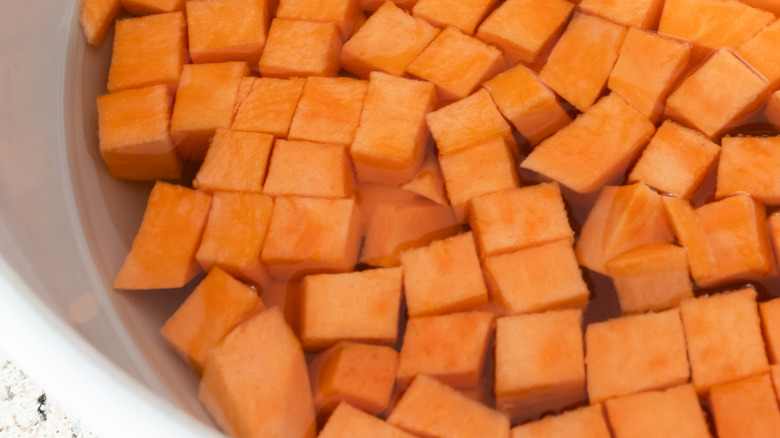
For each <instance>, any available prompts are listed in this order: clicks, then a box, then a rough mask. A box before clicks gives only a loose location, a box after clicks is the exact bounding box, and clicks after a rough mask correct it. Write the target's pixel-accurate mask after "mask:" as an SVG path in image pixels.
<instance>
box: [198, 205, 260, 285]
mask: <svg viewBox="0 0 780 438" xmlns="http://www.w3.org/2000/svg"><path fill="white" fill-rule="evenodd" d="M273 206H274V203H273V200H272V199H271V198H270V197H268V196H266V195H263V194H260V193H249V192H216V193H214V197H213V199H212V203H211V211H210V212H209V218H208V222H206V229H205V231H204V232H203V240H202V242H201V244H200V247H199V248H198V252H197V254H196V257H197V259H198V263H200V265H201V267H203V269H204V270H205V271H208V270H209V269H211V267H212V266H219V267H220V268H222V269H223V270H225V271H227V272H229V273H230V274H231V275H233V276H234V277H237V278H240V279H242V280H246V281H249V282H253V283H255V284H257V285H266V284H267V283H268V282H269V278H268V269H267V268H266V267H265V265H264V264H263V263H262V262H261V261H260V253H261V251H262V250H263V243H264V242H265V237H266V232H267V231H268V224H269V222H270V220H271V211H272V210H273Z"/></svg>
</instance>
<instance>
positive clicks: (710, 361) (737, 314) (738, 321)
mask: <svg viewBox="0 0 780 438" xmlns="http://www.w3.org/2000/svg"><path fill="white" fill-rule="evenodd" d="M680 314H681V316H682V322H683V327H684V328H685V339H686V341H687V343H688V357H689V359H690V362H691V378H692V380H693V385H694V386H695V387H696V392H698V393H699V394H700V395H706V394H707V393H709V391H710V388H712V387H713V386H715V385H719V384H721V383H726V382H732V381H734V380H738V379H742V378H744V377H748V376H751V375H754V374H758V373H764V372H767V371H768V370H769V362H768V360H767V356H766V351H765V350H764V341H763V339H762V338H761V321H760V319H759V316H758V306H757V305H756V291H755V290H753V289H751V288H745V289H741V290H738V291H734V292H728V293H721V294H717V295H710V296H706V297H699V298H695V299H690V300H686V301H683V302H682V304H681V305H680Z"/></svg>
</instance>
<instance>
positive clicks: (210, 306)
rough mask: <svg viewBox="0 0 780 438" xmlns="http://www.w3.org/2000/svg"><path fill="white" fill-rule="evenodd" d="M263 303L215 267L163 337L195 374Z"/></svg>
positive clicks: (168, 323) (169, 323)
mask: <svg viewBox="0 0 780 438" xmlns="http://www.w3.org/2000/svg"><path fill="white" fill-rule="evenodd" d="M258 306H259V308H260V310H262V306H263V302H262V301H260V297H259V296H258V295H257V292H255V290H254V289H252V288H251V287H249V286H248V285H246V284H244V283H242V282H240V281H238V280H236V279H235V278H233V277H232V276H231V275H230V274H228V273H226V272H225V271H223V270H222V269H220V268H218V267H215V268H214V269H212V270H210V271H209V273H208V275H206V277H204V278H203V280H202V281H201V282H200V283H199V284H198V286H197V287H196V288H195V290H193V291H192V293H191V294H190V295H189V296H188V297H187V299H186V300H185V301H184V303H182V305H181V306H179V308H178V309H177V310H176V312H174V313H173V315H171V317H170V318H168V320H167V321H165V324H164V325H163V327H162V329H160V334H161V335H162V336H163V337H164V338H165V339H166V340H167V341H168V342H169V343H170V344H171V345H172V346H173V348H174V349H175V350H176V352H177V353H179V354H180V355H181V356H182V357H183V358H184V359H185V360H186V361H187V362H188V363H190V364H191V365H192V366H193V368H195V370H196V371H198V372H200V371H201V370H202V369H203V363H204V362H205V361H206V357H207V355H208V353H209V352H210V351H211V349H212V348H214V347H216V346H217V344H219V342H220V341H221V340H222V338H224V337H225V336H226V335H227V334H228V333H230V332H231V331H232V330H233V329H234V328H236V327H237V326H238V324H239V323H240V322H241V321H243V320H244V319H245V318H246V317H247V316H248V315H250V314H251V313H252V312H253V311H255V310H257V309H258Z"/></svg>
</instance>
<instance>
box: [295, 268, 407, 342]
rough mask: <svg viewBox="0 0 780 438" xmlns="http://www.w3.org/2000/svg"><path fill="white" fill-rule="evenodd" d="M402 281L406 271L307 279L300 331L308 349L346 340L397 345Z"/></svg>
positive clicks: (370, 271) (393, 270)
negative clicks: (403, 273) (403, 272)
mask: <svg viewBox="0 0 780 438" xmlns="http://www.w3.org/2000/svg"><path fill="white" fill-rule="evenodd" d="M401 277H402V270H401V268H384V269H370V270H366V271H359V272H348V273H343V274H318V275H308V276H306V277H304V278H303V283H302V285H301V287H302V289H301V291H302V294H303V295H302V300H303V302H302V317H301V330H300V338H301V343H302V344H303V348H304V350H306V351H316V350H322V349H325V348H327V347H330V346H331V345H334V344H336V343H338V342H340V341H347V340H348V341H362V342H375V343H382V344H390V345H392V344H394V343H395V341H396V338H397V336H398V313H399V308H400V306H401V288H402V279H401Z"/></svg>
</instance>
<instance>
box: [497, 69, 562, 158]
mask: <svg viewBox="0 0 780 438" xmlns="http://www.w3.org/2000/svg"><path fill="white" fill-rule="evenodd" d="M482 85H483V86H484V87H485V88H486V89H487V90H488V92H490V97H492V98H493V101H494V102H495V103H496V106H497V107H498V109H499V110H500V111H501V114H503V115H504V117H506V118H507V119H508V120H509V121H510V122H512V125H514V127H515V128H517V131H518V132H520V134H522V135H523V137H525V138H526V139H527V140H528V142H529V143H530V144H531V146H534V145H536V144H537V143H539V142H540V141H542V140H543V139H544V138H545V137H547V136H549V135H551V134H553V133H554V132H556V131H557V130H559V129H560V128H563V127H564V126H566V125H568V124H569V123H570V122H571V117H569V115H568V114H567V113H566V110H564V109H563V106H561V103H560V102H559V101H558V98H557V97H556V95H555V93H554V92H553V91H552V90H551V89H550V88H549V87H548V86H547V85H545V84H544V83H543V82H542V81H541V80H540V79H539V77H538V76H537V75H536V73H534V71H533V70H531V69H530V68H528V67H526V66H525V65H523V64H517V65H516V66H514V67H512V68H511V69H509V70H507V71H505V72H503V73H499V74H498V75H496V76H494V77H493V78H491V79H489V80H487V81H486V82H485V83H484V84H482Z"/></svg>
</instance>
